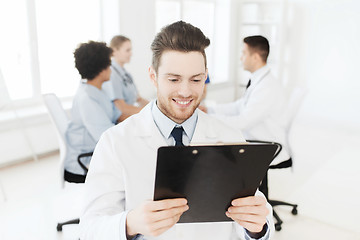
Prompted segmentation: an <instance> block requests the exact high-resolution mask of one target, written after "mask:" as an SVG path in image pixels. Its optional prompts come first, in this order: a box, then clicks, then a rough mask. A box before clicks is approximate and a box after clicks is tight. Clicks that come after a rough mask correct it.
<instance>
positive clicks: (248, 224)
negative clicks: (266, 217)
mask: <svg viewBox="0 0 360 240" xmlns="http://www.w3.org/2000/svg"><path fill="white" fill-rule="evenodd" d="M236 222H237V223H238V224H239V225H241V226H243V227H244V228H246V229H247V230H248V231H250V232H253V233H259V232H261V230H262V229H263V227H264V224H265V223H264V224H262V225H261V224H255V223H252V222H247V221H240V220H239V221H236Z"/></svg>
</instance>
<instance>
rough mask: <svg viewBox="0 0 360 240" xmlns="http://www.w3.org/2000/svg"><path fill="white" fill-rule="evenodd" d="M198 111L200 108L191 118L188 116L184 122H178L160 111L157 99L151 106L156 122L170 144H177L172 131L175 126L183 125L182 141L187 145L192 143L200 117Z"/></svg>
mask: <svg viewBox="0 0 360 240" xmlns="http://www.w3.org/2000/svg"><path fill="white" fill-rule="evenodd" d="M197 111H198V110H197V109H196V110H195V112H194V113H193V115H192V116H191V117H190V118H188V119H187V120H186V121H185V122H183V123H182V124H178V123H176V122H174V121H173V120H171V119H170V118H168V117H167V116H165V114H163V113H162V112H161V111H160V109H159V107H158V106H157V104H156V101H154V102H153V104H152V108H151V112H152V115H153V118H154V122H155V124H156V126H157V128H158V129H159V131H160V133H161V134H162V135H163V137H164V139H165V141H166V143H167V144H168V145H169V146H174V145H175V139H174V137H173V136H171V131H172V130H173V128H174V127H175V126H176V127H180V126H182V127H183V129H184V132H183V138H182V142H183V144H184V145H185V146H187V145H189V144H190V141H191V139H192V137H193V135H194V131H195V127H196V123H197V119H198V113H197Z"/></svg>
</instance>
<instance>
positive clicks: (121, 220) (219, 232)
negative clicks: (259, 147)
mask: <svg viewBox="0 0 360 240" xmlns="http://www.w3.org/2000/svg"><path fill="white" fill-rule="evenodd" d="M209 44H210V40H209V39H208V38H206V37H205V36H204V34H203V33H202V32H201V30H200V29H198V28H196V27H194V26H192V25H190V24H188V23H185V22H182V21H179V22H176V23H173V24H171V25H169V26H166V27H165V28H163V29H162V30H161V32H160V33H159V34H158V35H157V36H156V37H155V39H154V41H153V43H152V45H151V49H152V51H153V60H152V66H151V67H150V68H149V75H150V78H151V81H152V82H153V84H154V85H155V87H156V89H157V99H156V100H155V101H152V102H150V103H149V104H148V105H147V106H146V107H145V108H144V109H142V110H141V111H140V113H138V114H135V115H133V116H131V117H129V118H128V119H126V120H125V121H124V122H122V123H120V124H119V125H117V126H116V127H113V128H111V129H109V130H108V131H106V132H105V133H104V134H103V136H102V137H101V139H100V141H99V143H98V145H97V146H96V149H95V151H94V155H93V157H92V160H91V164H90V168H89V172H88V175H87V178H86V183H85V186H86V196H85V198H84V199H86V200H85V201H86V203H85V211H84V214H83V216H82V217H81V220H80V227H81V239H82V240H85V239H96V240H99V239H106V240H108V239H112V240H120V239H121V240H126V239H172V240H174V239H184V240H185V239H186V240H191V239H207V240H209V239H210V240H212V239H214V240H215V239H216V240H218V239H229V240H230V239H243V240H245V239H270V235H271V234H272V233H273V232H274V226H273V221H272V214H271V206H270V205H269V204H267V202H266V199H265V197H264V196H263V195H262V194H261V193H260V192H259V191H257V193H256V195H255V196H250V197H246V198H239V199H234V200H233V201H232V203H231V204H232V206H230V207H229V209H228V210H227V211H226V212H224V214H226V215H227V216H228V217H229V218H231V219H233V220H234V221H233V222H225V223H203V224H176V223H177V222H178V220H179V218H180V216H181V215H182V213H183V212H185V211H187V210H188V209H189V206H188V205H187V200H186V199H184V198H178V199H166V200H161V201H153V200H152V199H153V193H154V182H155V171H156V155H157V149H158V148H159V147H161V146H167V145H189V144H190V143H216V142H239V141H244V139H243V137H242V135H241V133H240V132H239V131H237V130H235V129H233V128H231V127H229V126H227V125H225V124H223V123H222V122H221V121H219V120H217V119H215V118H212V117H210V116H208V115H206V114H205V113H203V112H201V111H199V110H197V107H198V105H199V103H200V101H201V97H202V94H203V90H204V85H205V79H206V76H207V68H206V55H205V48H206V47H207V46H208V45H209ZM209 201H211V199H209Z"/></svg>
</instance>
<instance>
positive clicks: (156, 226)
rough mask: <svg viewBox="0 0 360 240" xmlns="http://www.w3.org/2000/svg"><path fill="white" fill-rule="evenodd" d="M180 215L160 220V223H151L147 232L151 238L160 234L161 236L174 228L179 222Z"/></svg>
mask: <svg viewBox="0 0 360 240" xmlns="http://www.w3.org/2000/svg"><path fill="white" fill-rule="evenodd" d="M181 215H182V213H179V214H177V215H174V216H172V217H170V218H166V219H162V220H160V221H157V222H155V223H153V224H152V225H151V226H150V228H149V229H148V232H149V233H150V234H151V235H152V236H159V235H160V234H162V233H163V232H165V231H166V230H168V229H169V228H171V227H172V226H174V225H175V223H177V222H178V221H179V219H180V216H181Z"/></svg>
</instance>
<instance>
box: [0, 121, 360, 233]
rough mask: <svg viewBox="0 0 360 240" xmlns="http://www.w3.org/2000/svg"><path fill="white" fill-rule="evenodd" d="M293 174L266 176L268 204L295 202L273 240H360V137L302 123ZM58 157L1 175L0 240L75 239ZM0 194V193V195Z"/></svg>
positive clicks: (72, 197)
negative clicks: (270, 201) (66, 223)
mask: <svg viewBox="0 0 360 240" xmlns="http://www.w3.org/2000/svg"><path fill="white" fill-rule="evenodd" d="M291 143H292V146H293V150H294V156H295V158H294V161H295V166H294V168H293V170H273V171H272V172H270V174H269V181H270V197H272V198H276V199H281V200H287V201H292V202H295V203H297V204H298V205H299V208H298V212H299V214H298V215H297V216H293V215H292V214H291V213H290V210H289V209H288V208H283V207H278V208H276V209H277V212H278V214H279V215H280V216H281V217H282V218H283V221H284V224H283V228H282V230H281V231H280V232H276V233H275V235H274V237H273V239H275V240H285V239H286V240H289V239H291V240H300V239H301V240H304V239H306V240H312V239H341V240H347V239H349V240H350V239H351V240H354V239H355V240H360V227H359V226H360V220H359V219H360V218H359V215H360V204H359V200H358V199H359V198H360V189H359V188H355V187H353V186H360V178H359V177H357V173H358V169H360V161H359V157H358V155H359V154H358V152H359V151H360V150H358V149H359V148H357V146H358V144H359V143H360V132H357V131H349V130H348V129H346V128H343V127H338V126H336V125H334V124H323V123H318V124H316V123H315V124H314V123H313V122H307V121H301V124H300V123H298V124H295V126H294V129H293V131H292V133H291ZM58 176H59V174H58V156H57V155H55V156H49V157H46V158H43V159H40V160H39V161H37V162H35V161H29V162H26V163H23V164H19V165H16V166H13V167H7V168H4V169H0V185H1V186H2V187H3V190H4V191H1V188H0V239H1V240H17V239H19V240H20V239H28V240H32V239H34V240H35V239H36V240H41V239H44V240H45V239H46V240H65V239H66V240H75V239H78V233H77V231H78V226H77V225H69V226H65V227H64V229H63V231H62V232H60V233H58V232H57V231H56V224H57V222H58V221H63V220H68V219H71V218H76V217H78V216H79V215H80V209H81V204H80V203H81V196H82V191H83V189H82V185H81V184H80V185H77V184H67V185H66V187H65V188H64V189H62V188H61V184H60V182H61V181H60V179H59V177H58ZM1 186H0V187H1Z"/></svg>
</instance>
